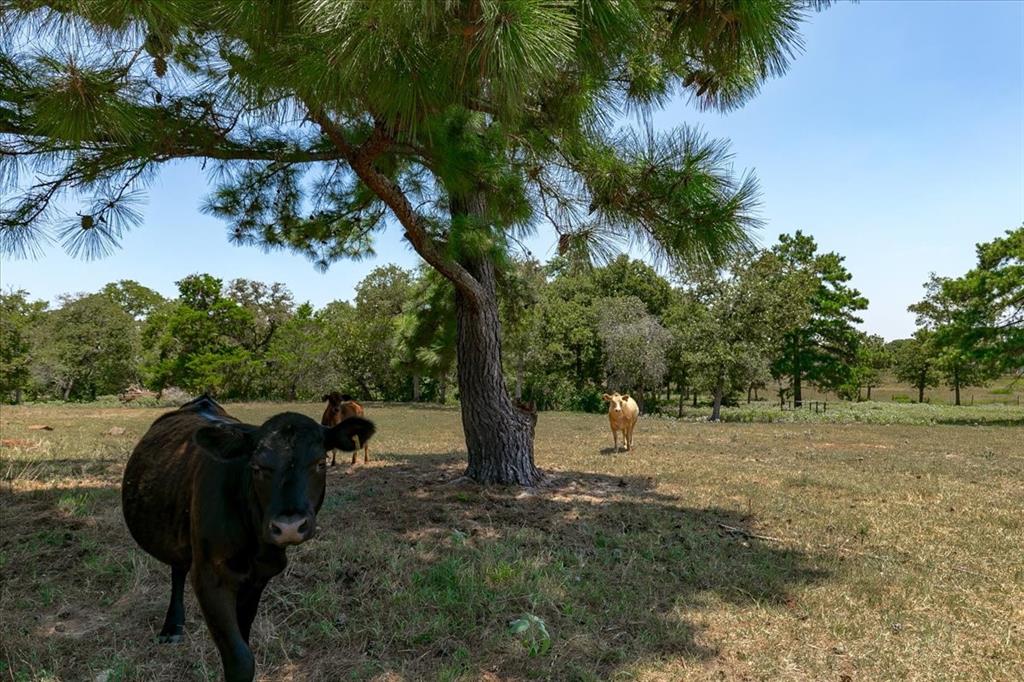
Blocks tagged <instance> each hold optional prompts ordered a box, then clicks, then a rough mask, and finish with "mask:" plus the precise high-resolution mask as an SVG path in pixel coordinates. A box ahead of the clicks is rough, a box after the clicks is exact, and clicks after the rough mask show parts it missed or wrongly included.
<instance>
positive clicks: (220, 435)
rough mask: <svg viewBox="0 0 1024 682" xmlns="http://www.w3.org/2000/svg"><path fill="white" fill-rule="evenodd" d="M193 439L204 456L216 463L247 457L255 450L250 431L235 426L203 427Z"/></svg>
mask: <svg viewBox="0 0 1024 682" xmlns="http://www.w3.org/2000/svg"><path fill="white" fill-rule="evenodd" d="M193 438H194V439H195V442H196V445H198V446H199V447H201V448H202V449H203V451H204V452H205V453H206V455H208V456H209V457H211V458H212V459H215V460H218V461H228V460H234V459H239V458H242V457H248V456H249V455H251V454H252V452H253V450H254V449H255V440H254V439H253V436H252V433H251V431H250V430H249V429H243V428H239V427H237V426H228V425H217V426H204V427H203V428H201V429H199V430H198V431H196V435H195V436H193Z"/></svg>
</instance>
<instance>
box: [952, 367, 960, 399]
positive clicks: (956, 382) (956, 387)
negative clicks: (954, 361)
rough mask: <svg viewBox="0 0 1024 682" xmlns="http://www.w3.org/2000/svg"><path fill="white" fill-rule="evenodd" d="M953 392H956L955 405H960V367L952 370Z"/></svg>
mask: <svg viewBox="0 0 1024 682" xmlns="http://www.w3.org/2000/svg"><path fill="white" fill-rule="evenodd" d="M953 392H954V393H955V394H956V402H955V404H956V405H958V406H959V405H960V369H959V368H956V369H954V370H953Z"/></svg>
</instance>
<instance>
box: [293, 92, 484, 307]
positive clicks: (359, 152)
mask: <svg viewBox="0 0 1024 682" xmlns="http://www.w3.org/2000/svg"><path fill="white" fill-rule="evenodd" d="M306 106H307V108H308V109H309V117H310V119H311V120H312V121H314V122H315V123H316V124H317V125H318V126H320V129H321V130H322V131H323V132H324V134H325V135H327V137H328V138H329V139H330V140H331V142H333V143H334V146H335V147H337V149H338V150H339V151H340V152H341V154H342V155H343V156H344V157H345V160H346V161H348V163H349V166H351V168H352V170H353V171H354V172H355V174H356V175H357V176H358V177H359V179H360V180H362V181H363V182H364V183H365V184H366V186H367V187H369V188H370V189H372V190H373V191H374V192H375V193H376V194H377V196H379V197H380V198H381V200H382V201H383V202H384V203H385V204H387V205H388V207H389V208H390V209H391V211H392V212H393V213H394V214H395V217H396V218H398V221H399V222H400V223H401V224H402V227H403V228H405V236H406V239H408V240H409V243H410V244H412V246H413V248H414V249H416V253H418V254H419V255H420V256H421V257H422V258H423V260H425V261H427V262H428V263H430V264H431V265H432V266H433V267H434V268H436V269H437V271H438V272H440V273H441V274H443V275H444V276H445V277H446V278H447V279H449V280H451V282H452V283H453V284H454V285H455V286H457V287H458V288H459V290H460V291H462V292H463V293H464V294H465V295H466V297H467V298H468V299H469V300H471V301H474V302H476V301H481V300H483V299H484V291H483V287H481V285H480V283H479V282H478V281H477V280H476V278H474V277H473V276H472V275H471V274H470V273H469V271H467V270H466V269H465V268H464V267H462V266H461V265H459V264H458V263H457V262H455V261H453V260H451V259H448V258H445V257H444V256H443V255H441V251H440V249H439V248H438V244H437V243H436V242H435V241H434V240H433V239H432V238H431V237H430V235H429V234H428V232H427V230H426V227H425V226H424V224H423V220H422V218H421V217H420V216H419V215H418V214H417V213H416V211H415V210H414V209H413V207H412V204H411V203H410V202H409V199H408V197H406V196H405V193H404V192H402V190H401V188H400V187H398V185H396V184H395V183H394V181H392V180H391V178H389V177H387V176H386V175H384V174H383V173H381V172H380V171H378V170H377V169H376V168H375V167H374V165H373V162H374V159H376V158H377V157H378V156H379V155H380V154H382V153H383V152H384V151H385V150H386V149H387V148H388V147H389V146H390V144H391V140H390V138H389V137H388V135H387V133H386V132H385V130H384V128H383V126H381V125H377V126H375V127H374V131H373V134H372V135H371V136H370V138H369V140H367V142H366V143H365V144H364V145H362V146H360V147H355V146H353V145H352V144H351V143H350V142H349V141H348V140H347V139H346V138H345V135H344V133H343V131H342V130H341V128H340V127H339V126H338V124H337V123H335V122H334V121H333V120H332V119H331V118H330V116H329V115H328V114H327V113H326V112H325V111H324V110H323V108H322V107H319V106H315V105H310V104H309V103H306Z"/></svg>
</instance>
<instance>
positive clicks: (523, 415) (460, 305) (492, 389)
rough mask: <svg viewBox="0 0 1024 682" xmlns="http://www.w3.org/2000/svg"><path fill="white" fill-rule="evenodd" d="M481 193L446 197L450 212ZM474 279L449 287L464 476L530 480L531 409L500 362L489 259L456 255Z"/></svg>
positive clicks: (476, 202) (475, 210)
mask: <svg viewBox="0 0 1024 682" xmlns="http://www.w3.org/2000/svg"><path fill="white" fill-rule="evenodd" d="M484 212H485V211H484V205H483V197H482V196H479V195H478V196H476V197H472V198H469V199H463V200H456V199H454V198H453V200H452V217H453V218H454V217H456V216H457V215H458V214H459V213H462V214H463V215H469V216H482V215H483V214H484ZM460 262H461V265H462V267H464V268H465V269H466V271H467V272H469V274H470V275H472V277H473V278H474V279H475V280H476V282H477V283H478V284H479V287H478V288H477V289H476V290H475V291H474V292H473V294H474V295H473V296H468V295H467V292H465V291H463V290H462V288H461V287H459V286H458V285H456V287H455V314H456V320H457V340H456V344H457V345H456V357H457V359H458V377H459V403H460V404H461V406H462V428H463V431H464V432H465V436H466V449H467V450H468V451H469V465H468V466H467V467H466V476H467V477H469V478H471V479H473V480H474V481H476V482H478V483H485V484H500V485H523V486H533V485H536V484H537V483H539V482H540V480H541V478H542V476H541V473H540V471H538V469H537V467H536V466H535V465H534V463H533V431H534V426H535V425H536V423H537V414H536V412H528V411H526V410H523V409H520V408H518V407H517V406H516V405H514V404H513V403H512V399H511V398H510V397H509V394H508V390H507V388H506V386H505V377H504V373H503V372H502V367H501V323H500V321H499V317H498V290H497V277H496V274H495V267H494V262H493V261H492V260H491V259H490V258H487V257H486V256H484V257H480V258H472V257H465V258H463V259H460Z"/></svg>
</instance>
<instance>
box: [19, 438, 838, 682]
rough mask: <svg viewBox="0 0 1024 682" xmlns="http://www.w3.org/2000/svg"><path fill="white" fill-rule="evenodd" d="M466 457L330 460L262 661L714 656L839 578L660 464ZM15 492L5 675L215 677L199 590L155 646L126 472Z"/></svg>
mask: <svg viewBox="0 0 1024 682" xmlns="http://www.w3.org/2000/svg"><path fill="white" fill-rule="evenodd" d="M464 463H465V458H464V454H463V453H446V454H437V455H413V456H404V455H398V454H394V453H386V452H381V453H379V454H378V455H377V457H376V461H374V462H372V463H371V464H370V465H369V466H362V465H358V466H356V467H355V468H348V467H346V468H345V469H342V468H341V467H338V468H337V469H335V470H332V472H331V473H330V474H329V477H328V491H327V495H326V498H325V502H324V506H323V508H322V509H321V512H320V515H319V519H318V526H319V528H320V531H319V536H318V537H317V538H316V539H314V540H313V541H311V542H309V543H306V544H304V545H301V546H299V547H296V548H293V549H291V550H290V551H289V558H290V565H289V567H288V569H287V570H286V572H285V574H284V575H282V576H279V577H278V578H276V579H275V580H274V581H272V582H271V584H270V587H269V588H268V591H267V594H266V596H265V598H264V601H263V603H262V605H261V608H260V615H259V617H258V618H257V621H256V625H255V630H254V639H253V644H254V650H255V653H256V656H257V661H258V666H259V670H260V673H261V675H264V676H266V679H269V680H278V679H298V680H321V679H371V678H374V677H377V676H381V675H384V676H388V675H390V677H386V679H407V680H418V679H438V678H444V677H449V678H452V677H458V676H466V677H468V678H471V679H479V678H481V677H486V676H488V675H496V676H497V678H535V679H537V678H539V679H559V680H563V679H605V678H608V677H611V676H614V675H616V674H625V675H629V674H631V673H634V672H636V671H637V670H640V669H642V668H643V666H645V665H647V666H650V665H657V664H658V662H659V661H665V660H677V659H682V660H685V661H689V662H691V663H694V664H697V665H715V664H716V663H715V659H716V658H717V657H718V656H719V651H718V648H717V644H716V641H715V636H714V635H712V634H708V632H706V631H705V628H704V627H703V626H702V625H700V624H699V623H702V622H705V621H709V620H710V621H711V622H713V621H714V618H715V617H716V614H717V617H721V614H722V611H723V610H725V611H729V612H732V613H735V612H736V611H737V609H739V610H743V609H744V608H748V607H749V608H756V609H758V610H763V609H776V608H777V609H779V610H780V612H785V611H786V610H787V609H789V608H790V604H791V603H792V593H793V592H794V591H795V590H799V589H800V588H802V587H803V586H805V585H808V584H811V583H814V582H816V581H820V580H823V579H825V578H827V576H828V574H827V572H826V571H825V570H824V569H823V568H822V566H823V564H824V563H825V562H824V561H823V560H822V558H821V557H816V556H812V555H808V554H806V553H804V552H802V551H800V550H797V549H793V548H789V547H786V546H783V545H781V544H778V543H772V542H765V541H762V540H759V539H757V538H755V537H751V536H749V535H743V534H742V533H736V532H735V531H732V530H728V529H727V528H725V527H726V526H727V527H728V528H750V529H751V530H755V528H754V526H753V524H755V523H756V519H753V518H749V517H747V516H744V515H742V514H740V513H738V512H736V511H733V510H728V509H721V508H717V507H707V508H694V507H688V506H686V505H684V504H682V503H681V501H680V500H679V498H678V497H676V496H675V495H672V494H669V493H666V492H664V491H662V490H659V486H658V484H657V482H656V481H655V480H654V479H652V478H644V477H619V476H609V475H604V474H594V473H587V472H577V471H550V472H548V474H549V478H548V482H547V483H546V484H545V485H544V486H543V487H541V488H538V489H537V490H534V491H522V490H518V489H500V488H483V487H480V486H476V485H474V484H471V483H466V482H464V481H459V480H458V476H459V474H461V472H462V470H463V468H464V466H465V464H464ZM3 494H4V497H5V506H7V503H8V502H10V501H11V500H12V497H11V495H12V494H11V493H10V492H8V491H7V490H5V491H4V493H3ZM13 498H14V499H13V501H14V504H13V505H11V506H10V507H8V509H7V510H5V516H8V514H7V512H8V511H12V510H13V511H14V513H17V514H20V515H22V518H23V519H24V520H26V523H25V524H24V528H23V529H22V531H23V532H21V531H19V534H18V535H16V536H7V537H5V538H3V540H2V545H0V548H2V549H3V551H4V554H5V555H7V556H8V557H9V559H11V560H8V561H7V563H6V566H7V568H5V571H6V572H7V574H8V575H7V576H6V577H7V579H8V591H7V594H8V597H9V599H8V601H9V602H10V597H11V596H12V595H14V598H15V599H16V603H8V604H6V605H5V613H8V614H11V615H10V616H9V618H7V619H5V620H7V621H8V623H12V624H13V626H12V627H13V629H14V630H16V632H15V636H14V637H13V638H8V637H6V636H5V639H8V640H9V646H10V647H12V648H11V649H10V650H9V651H8V652H4V653H5V658H8V660H9V661H10V662H11V663H12V665H11V666H10V667H11V669H12V670H15V671H19V670H34V671H36V672H38V671H41V670H42V671H45V672H46V673H48V674H51V675H53V676H56V677H58V678H62V679H63V678H75V677H76V676H80V674H81V673H82V671H89V672H90V674H91V675H95V674H97V673H99V672H102V671H103V670H106V669H114V670H117V671H121V672H123V673H124V674H125V675H126V676H127V677H129V678H130V677H132V676H134V677H136V678H139V679H153V680H165V679H166V680H177V679H182V678H190V677H195V676H197V675H199V676H202V675H207V674H211V672H212V673H213V674H215V675H216V674H217V673H218V671H219V659H218V658H217V655H216V652H215V650H214V649H213V646H212V643H211V642H210V640H209V635H208V634H207V632H206V628H205V626H204V624H203V622H202V619H201V617H200V616H199V613H198V608H197V606H196V603H195V601H194V597H193V596H192V594H191V589H190V588H189V589H187V590H186V593H187V595H188V596H187V602H186V611H187V615H188V621H187V626H186V629H187V637H186V642H185V643H184V644H183V645H181V646H177V647H166V646H158V645H155V644H153V642H152V635H153V634H154V633H155V630H156V629H157V628H158V627H159V625H160V620H161V618H162V615H163V609H164V608H165V606H166V598H167V594H168V589H169V576H168V575H167V572H166V571H165V570H164V568H165V567H163V566H162V565H161V564H159V563H158V562H155V561H154V560H150V559H147V558H145V556H144V555H142V553H141V552H140V551H139V550H138V549H137V548H136V547H135V544H134V542H133V541H132V540H131V538H130V537H129V535H128V533H127V531H126V530H125V529H124V527H123V523H122V522H121V520H120V509H119V494H118V488H117V485H116V483H115V482H113V481H112V482H111V484H110V486H109V487H103V486H99V487H82V488H81V489H75V488H71V489H68V488H64V489H61V490H52V491H35V492H32V493H27V492H22V493H15V494H13ZM83 500H84V501H83ZM8 518H9V516H8ZM765 534H767V535H771V534H772V533H771V532H766V533H765ZM12 560H13V561H12ZM52 594H56V595H57V596H56V597H54V596H47V595H52ZM7 607H13V610H12V611H8V610H7ZM62 614H63V615H62ZM66 614H71V616H70V617H67V616H66ZM62 618H63V619H64V620H61V619H62ZM513 621H518V622H519V623H520V624H524V623H525V625H526V629H525V630H524V631H523V632H519V633H513V632H512V630H511V629H510V625H509V624H510V622H513ZM62 623H63V624H64V625H63V627H65V630H63V631H61V630H59V629H58V627H60V626H61V624H62ZM538 623H542V624H543V627H544V631H546V632H547V636H545V635H544V634H543V632H544V631H542V630H541V628H540V626H539V625H538ZM79 632H80V633H84V634H83V635H82V636H76V635H75V633H79ZM718 634H720V632H719V633H718ZM11 652H13V653H11ZM750 653H751V654H753V653H755V652H750ZM119 674H120V673H119Z"/></svg>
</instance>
